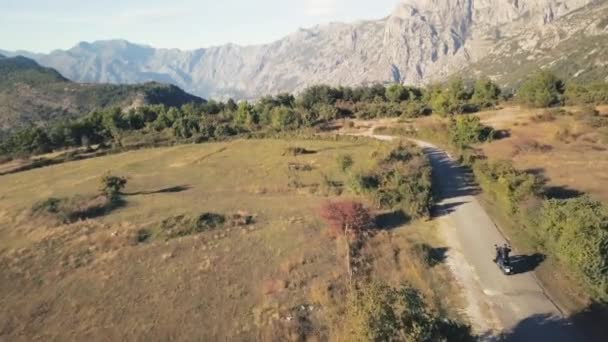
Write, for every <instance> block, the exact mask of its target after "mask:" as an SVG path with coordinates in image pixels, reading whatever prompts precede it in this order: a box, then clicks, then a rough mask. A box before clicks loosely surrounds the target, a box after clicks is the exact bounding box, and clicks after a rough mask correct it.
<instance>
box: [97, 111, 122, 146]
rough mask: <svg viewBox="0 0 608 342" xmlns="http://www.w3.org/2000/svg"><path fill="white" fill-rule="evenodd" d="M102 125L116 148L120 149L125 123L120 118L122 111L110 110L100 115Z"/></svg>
mask: <svg viewBox="0 0 608 342" xmlns="http://www.w3.org/2000/svg"><path fill="white" fill-rule="evenodd" d="M102 125H103V127H104V129H105V131H106V133H107V135H109V136H110V137H111V138H112V140H114V143H116V145H117V146H118V147H122V131H123V128H124V127H125V123H124V121H123V117H122V111H121V109H120V108H117V107H116V108H112V109H110V110H107V111H105V112H104V113H103V114H102Z"/></svg>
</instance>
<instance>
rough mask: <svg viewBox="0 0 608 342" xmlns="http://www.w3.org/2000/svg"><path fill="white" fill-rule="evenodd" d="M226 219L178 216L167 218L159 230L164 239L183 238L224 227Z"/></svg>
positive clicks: (205, 216)
mask: <svg viewBox="0 0 608 342" xmlns="http://www.w3.org/2000/svg"><path fill="white" fill-rule="evenodd" d="M225 222H226V217H225V216H224V215H221V214H215V213H203V214H201V215H198V216H187V215H178V216H173V217H169V218H167V219H165V220H163V221H162V222H161V223H160V230H161V233H162V235H163V236H164V237H165V238H166V239H173V238H176V237H183V236H188V235H192V234H197V233H202V232H205V231H210V230H215V229H218V228H221V227H223V226H224V223H225Z"/></svg>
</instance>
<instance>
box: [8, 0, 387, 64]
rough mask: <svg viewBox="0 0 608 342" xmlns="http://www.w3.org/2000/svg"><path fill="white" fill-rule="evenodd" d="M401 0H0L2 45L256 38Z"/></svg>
mask: <svg viewBox="0 0 608 342" xmlns="http://www.w3.org/2000/svg"><path fill="white" fill-rule="evenodd" d="M397 3H398V0H170V1H167V0H0V49H4V50H18V49H23V50H30V51H34V52H48V51H50V50H53V49H57V48H60V49H66V48H70V47H72V46H74V45H75V44H76V43H78V42H80V41H93V40H101V39H117V38H122V39H127V40H129V41H132V42H136V43H144V44H149V45H152V46H155V47H165V48H181V49H194V48H199V47H207V46H210V45H219V44H224V43H227V42H233V43H237V44H259V43H268V42H271V41H273V40H276V39H278V38H280V37H282V36H284V35H286V34H288V33H291V32H293V31H295V30H296V29H298V28H300V27H310V26H313V25H316V24H322V23H327V22H329V21H354V20H359V19H378V18H382V17H385V16H387V15H388V14H389V13H390V12H391V11H392V9H393V8H394V6H395V5H396V4H397Z"/></svg>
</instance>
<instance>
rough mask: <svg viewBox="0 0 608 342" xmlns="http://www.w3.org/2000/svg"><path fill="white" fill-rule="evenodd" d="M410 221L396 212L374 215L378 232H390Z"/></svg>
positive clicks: (407, 217) (403, 214)
mask: <svg viewBox="0 0 608 342" xmlns="http://www.w3.org/2000/svg"><path fill="white" fill-rule="evenodd" d="M410 220H411V218H410V217H409V216H408V215H407V214H406V213H404V212H403V211H401V210H396V211H391V212H388V213H383V214H378V215H376V218H375V223H376V227H377V229H379V230H391V229H395V228H398V227H401V226H403V225H405V224H407V223H408V222H410Z"/></svg>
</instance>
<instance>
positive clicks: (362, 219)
mask: <svg viewBox="0 0 608 342" xmlns="http://www.w3.org/2000/svg"><path fill="white" fill-rule="evenodd" d="M319 214H320V216H321V218H322V219H323V220H324V221H325V223H326V224H327V225H328V227H329V228H330V229H331V230H332V232H334V233H336V234H341V235H343V237H344V243H345V244H346V270H347V272H348V277H349V280H350V279H352V268H351V254H352V253H351V244H350V242H351V238H353V237H354V238H355V239H357V238H359V234H360V233H361V232H362V231H364V230H366V229H369V228H371V227H372V218H371V215H370V213H369V210H368V209H367V208H365V206H364V205H363V204H361V203H359V202H354V201H340V202H328V203H326V204H325V205H323V207H321V210H320V213H319Z"/></svg>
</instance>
